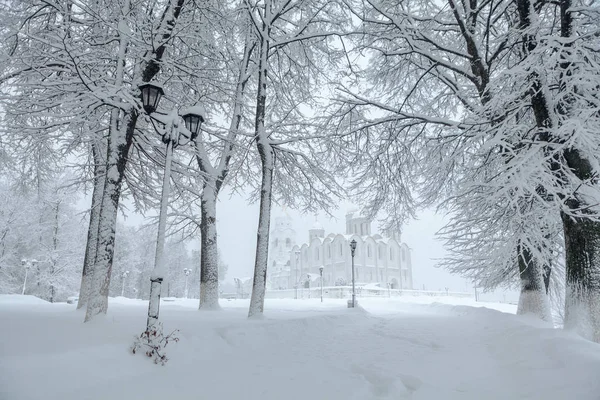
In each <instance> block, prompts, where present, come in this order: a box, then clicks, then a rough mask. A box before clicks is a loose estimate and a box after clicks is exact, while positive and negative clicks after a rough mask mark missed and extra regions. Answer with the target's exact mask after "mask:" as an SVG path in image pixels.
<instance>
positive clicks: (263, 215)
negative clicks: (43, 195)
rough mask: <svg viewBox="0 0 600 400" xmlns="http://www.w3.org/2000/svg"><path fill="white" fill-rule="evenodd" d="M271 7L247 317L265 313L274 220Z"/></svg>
mask: <svg viewBox="0 0 600 400" xmlns="http://www.w3.org/2000/svg"><path fill="white" fill-rule="evenodd" d="M270 19H271V9H270V7H269V6H267V7H266V8H265V22H264V23H263V24H264V25H263V28H262V33H261V38H260V44H259V51H260V54H259V64H258V71H259V77H258V91H257V97H256V116H255V118H256V121H255V127H254V129H255V135H256V147H257V150H258V154H259V156H260V162H261V173H262V180H261V187H260V213H259V217H258V230H257V234H256V258H255V261H254V280H253V281H252V296H251V298H250V309H249V310H248V317H259V316H261V315H262V313H263V310H264V304H265V290H266V284H267V266H268V256H269V228H270V222H271V201H272V193H273V169H274V167H275V165H274V164H275V155H274V152H273V148H272V147H271V144H270V143H269V138H268V137H267V134H266V131H265V113H266V101H267V73H268V67H267V57H268V54H269V39H268V37H269V33H270V32H269V29H270V23H271V20H270Z"/></svg>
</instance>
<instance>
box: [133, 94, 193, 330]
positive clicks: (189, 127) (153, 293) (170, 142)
mask: <svg viewBox="0 0 600 400" xmlns="http://www.w3.org/2000/svg"><path fill="white" fill-rule="evenodd" d="M139 88H140V91H141V93H142V95H141V97H142V106H143V107H144V110H145V111H146V113H147V114H148V117H149V118H150V121H151V122H152V126H153V127H154V129H155V130H156V132H157V133H158V134H159V135H161V137H162V141H163V142H164V143H165V144H166V145H167V149H166V152H165V173H164V176H163V185H162V195H161V199H160V212H159V218H158V237H157V239H156V253H155V256H154V269H153V270H152V274H151V276H150V302H149V304H148V320H147V325H146V332H147V333H148V338H154V337H155V335H154V332H155V331H156V330H157V326H158V314H159V309H160V287H161V284H162V281H163V279H164V275H165V271H164V257H163V253H164V248H165V231H166V223H167V206H168V200H169V192H170V191H171V184H170V182H171V162H172V160H173V149H174V147H175V146H177V145H179V144H182V143H180V139H181V136H183V137H185V138H186V139H187V140H188V142H189V141H191V140H193V139H195V138H196V137H197V136H198V133H199V132H200V125H201V124H202V122H204V119H205V118H204V115H205V111H204V108H203V107H202V106H200V105H195V106H193V107H190V108H188V109H187V110H184V112H183V113H182V114H183V115H182V116H180V115H179V113H178V111H177V110H176V109H174V110H172V111H171V112H170V113H169V114H163V113H158V112H156V111H157V110H158V103H159V102H160V99H161V98H162V96H163V95H164V93H165V92H164V90H163V88H162V87H161V86H160V85H157V84H155V83H144V84H142V85H140V86H139ZM181 118H183V120H184V124H185V127H183V126H181V124H180V122H179V121H180V119H181ZM154 121H158V122H159V123H160V124H162V125H163V127H160V126H156V125H155V124H154Z"/></svg>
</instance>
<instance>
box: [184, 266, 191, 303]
mask: <svg viewBox="0 0 600 400" xmlns="http://www.w3.org/2000/svg"><path fill="white" fill-rule="evenodd" d="M183 273H184V274H185V290H184V291H183V293H184V294H183V297H185V298H186V299H187V298H188V285H187V284H188V276H190V274H191V273H192V270H191V269H189V268H184V269H183Z"/></svg>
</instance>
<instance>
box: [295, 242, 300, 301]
mask: <svg viewBox="0 0 600 400" xmlns="http://www.w3.org/2000/svg"><path fill="white" fill-rule="evenodd" d="M294 255H295V256H296V265H295V268H294V269H295V270H296V278H295V283H294V299H296V300H298V263H299V262H300V250H296V251H294Z"/></svg>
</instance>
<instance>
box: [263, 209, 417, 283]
mask: <svg viewBox="0 0 600 400" xmlns="http://www.w3.org/2000/svg"><path fill="white" fill-rule="evenodd" d="M371 223H372V221H370V220H369V219H368V218H366V217H365V216H363V215H361V214H360V213H359V212H357V211H352V212H349V213H348V214H347V215H346V233H345V234H336V233H330V234H327V235H326V234H325V230H324V229H323V227H322V226H321V225H320V224H319V223H315V224H314V225H313V227H312V228H311V229H310V230H309V232H308V242H307V243H303V244H296V238H295V231H294V230H293V229H292V227H291V219H290V218H289V217H288V216H282V217H277V218H276V219H275V227H274V229H273V231H272V232H271V242H270V248H269V260H270V261H269V262H270V264H269V270H268V271H269V272H268V281H269V286H270V289H293V288H294V287H296V285H297V287H309V286H313V287H314V285H315V284H317V285H318V284H319V280H320V268H321V267H322V268H323V285H324V286H346V285H351V284H352V256H351V251H350V242H351V241H352V240H353V239H354V240H356V243H357V245H356V252H355V255H354V273H355V282H356V284H357V285H367V284H379V285H378V286H379V287H381V288H388V287H390V288H392V289H412V288H413V278H412V263H411V254H410V248H409V247H408V246H407V245H406V244H405V243H402V242H401V240H400V234H399V233H397V232H390V233H388V234H385V235H383V236H382V235H380V234H372V233H371ZM309 281H313V282H314V283H312V284H311V283H310V282H309Z"/></svg>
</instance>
